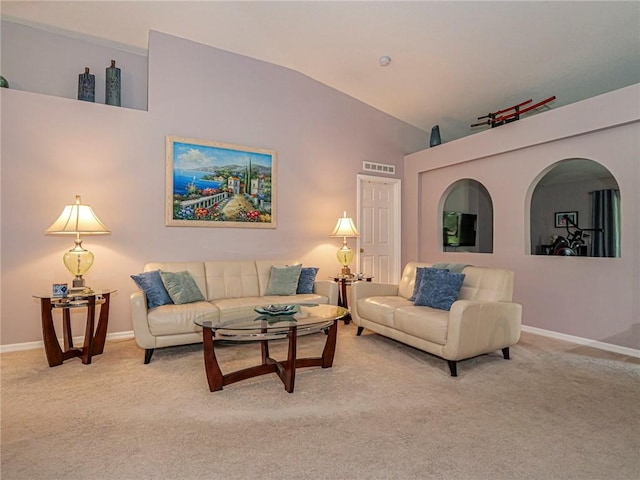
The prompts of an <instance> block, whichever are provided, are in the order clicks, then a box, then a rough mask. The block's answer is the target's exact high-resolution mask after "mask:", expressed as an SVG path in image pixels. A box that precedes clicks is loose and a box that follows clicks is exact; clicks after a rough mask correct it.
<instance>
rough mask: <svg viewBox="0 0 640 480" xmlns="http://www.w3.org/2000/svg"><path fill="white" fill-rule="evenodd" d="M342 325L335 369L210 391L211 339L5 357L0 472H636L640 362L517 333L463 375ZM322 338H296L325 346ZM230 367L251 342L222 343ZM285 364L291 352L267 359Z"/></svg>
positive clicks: (194, 475) (75, 475)
mask: <svg viewBox="0 0 640 480" xmlns="http://www.w3.org/2000/svg"><path fill="white" fill-rule="evenodd" d="M355 330H356V328H355V326H354V325H353V324H351V325H348V326H345V325H340V330H339V337H338V347H337V352H336V358H335V362H334V366H333V368H332V369H327V370H323V369H320V368H309V369H304V370H299V371H298V372H297V376H296V386H295V392H294V393H293V394H288V393H286V392H285V390H284V388H283V386H282V383H281V382H280V380H279V379H278V378H277V377H276V376H275V374H269V375H266V376H263V377H259V378H254V379H250V380H247V381H244V382H240V383H236V384H233V385H229V386H227V387H225V388H224V390H223V391H221V392H216V393H210V392H209V391H208V388H207V383H206V379H205V375H204V369H203V361H202V346H201V345H192V346H185V347H175V348H169V349H163V350H158V351H156V353H155V354H154V357H153V360H152V361H151V363H150V364H149V365H143V363H142V359H143V351H142V350H141V349H139V348H137V347H136V345H135V342H134V341H133V340H126V341H119V342H115V341H114V342H108V343H107V345H106V348H105V352H104V354H103V355H100V356H98V357H95V358H94V362H93V364H91V365H82V363H81V362H80V360H79V359H72V360H69V361H67V362H65V363H64V364H63V365H61V366H58V367H54V368H49V367H48V366H47V363H46V359H45V356H44V352H43V350H31V351H24V352H13V353H5V354H2V356H1V357H0V360H1V375H2V377H1V386H2V392H1V401H2V405H1V413H2V418H1V421H2V424H1V427H2V431H1V448H2V463H1V476H2V479H3V480H14V479H15V480H18V479H47V480H49V479H52V480H53V479H66V480H72V479H90V480H94V479H96V480H101V479H123V480H128V479H185V480H191V479H194V480H195V479H263V480H264V479H452V480H454V479H455V480H465V479H535V480H544V479H558V480H560V479H562V480H565V479H576V480H590V479H594V480H595V479H638V478H640V364H639V362H638V359H634V358H630V357H623V356H620V355H616V354H611V353H607V352H603V351H599V350H595V349H591V348H587V347H581V346H577V345H574V344H570V343H565V342H562V341H558V340H551V339H547V338H543V337H539V336H536V335H532V334H526V333H523V335H522V339H521V341H520V343H519V344H518V345H516V346H515V347H512V360H508V361H507V360H503V359H502V356H501V354H500V353H499V352H497V353H495V354H491V355H485V356H481V357H478V358H475V359H472V360H469V361H466V362H462V363H461V364H460V365H459V367H458V370H459V377H457V378H451V377H450V376H449V374H448V369H447V365H446V362H444V361H443V360H440V359H438V358H435V357H432V356H430V355H427V354H425V353H423V352H420V351H417V350H414V349H412V348H410V347H407V346H405V345H402V344H400V343H397V342H394V341H392V340H389V339H385V338H383V337H381V336H378V335H375V334H372V333H369V332H367V331H365V333H364V334H363V335H362V336H361V337H356V336H355ZM324 340H325V338H324V335H322V334H318V335H312V336H308V337H304V338H301V339H300V340H299V350H300V351H301V354H304V353H307V354H316V353H319V351H320V350H321V347H322V345H323V342H324ZM217 352H218V358H219V360H220V363H221V366H222V369H223V371H230V370H232V369H237V368H240V367H243V366H248V365H249V364H251V363H254V362H256V361H257V360H258V358H259V346H258V345H257V344H241V345H226V346H221V347H220V348H218V349H217ZM278 352H282V355H284V352H285V349H284V344H282V343H278V344H276V345H274V347H272V356H278Z"/></svg>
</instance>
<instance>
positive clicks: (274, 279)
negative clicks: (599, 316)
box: [266, 264, 302, 295]
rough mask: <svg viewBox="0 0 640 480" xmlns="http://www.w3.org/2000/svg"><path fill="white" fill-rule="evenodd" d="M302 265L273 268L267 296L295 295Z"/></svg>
mask: <svg viewBox="0 0 640 480" xmlns="http://www.w3.org/2000/svg"><path fill="white" fill-rule="evenodd" d="M301 270H302V264H299V265H292V266H290V267H276V266H272V267H271V276H270V277H269V285H267V292H266V295H295V294H296V290H297V288H298V279H299V278H300V271H301Z"/></svg>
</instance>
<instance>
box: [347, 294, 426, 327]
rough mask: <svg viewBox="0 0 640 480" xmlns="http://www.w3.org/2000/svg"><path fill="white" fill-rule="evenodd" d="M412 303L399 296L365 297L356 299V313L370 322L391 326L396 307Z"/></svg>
mask: <svg viewBox="0 0 640 480" xmlns="http://www.w3.org/2000/svg"><path fill="white" fill-rule="evenodd" d="M412 305H413V304H412V303H411V302H410V301H409V300H407V299H406V298H403V297H400V296H395V295H393V296H380V297H366V298H361V299H360V300H358V315H360V316H361V317H362V318H366V319H367V320H370V321H372V322H376V323H379V324H381V325H386V326H387V327H393V326H394V325H393V315H394V312H395V310H396V309H397V308H400V307H408V306H412Z"/></svg>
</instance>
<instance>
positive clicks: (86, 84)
mask: <svg viewBox="0 0 640 480" xmlns="http://www.w3.org/2000/svg"><path fill="white" fill-rule="evenodd" d="M78 100H83V101H85V102H95V101H96V76H95V75H92V74H91V73H89V67H85V68H84V73H81V74H80V75H78Z"/></svg>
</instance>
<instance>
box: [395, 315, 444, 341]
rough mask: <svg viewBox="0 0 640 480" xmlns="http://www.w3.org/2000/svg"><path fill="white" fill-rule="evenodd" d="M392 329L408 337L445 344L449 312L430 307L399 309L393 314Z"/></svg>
mask: <svg viewBox="0 0 640 480" xmlns="http://www.w3.org/2000/svg"><path fill="white" fill-rule="evenodd" d="M393 321H394V327H395V328H396V329H397V330H399V331H401V332H404V333H406V334H408V335H413V336H414V337H418V338H422V339H424V340H428V341H430V342H433V343H437V344H439V345H445V344H446V343H447V329H448V325H449V312H447V311H445V310H438V309H436V308H431V307H416V306H410V307H401V308H398V309H397V310H396V312H395V318H394V320H393Z"/></svg>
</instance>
